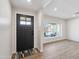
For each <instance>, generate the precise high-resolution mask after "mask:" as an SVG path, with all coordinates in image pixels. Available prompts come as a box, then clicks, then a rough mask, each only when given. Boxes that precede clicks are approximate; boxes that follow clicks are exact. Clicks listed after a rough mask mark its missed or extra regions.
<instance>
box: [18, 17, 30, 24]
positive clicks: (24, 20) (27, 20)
mask: <svg viewBox="0 0 79 59" xmlns="http://www.w3.org/2000/svg"><path fill="white" fill-rule="evenodd" d="M20 25H31V18H27V17H22V16H21V17H20Z"/></svg>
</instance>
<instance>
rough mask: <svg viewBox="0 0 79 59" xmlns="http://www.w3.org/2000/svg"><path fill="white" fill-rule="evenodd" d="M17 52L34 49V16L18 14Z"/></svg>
mask: <svg viewBox="0 0 79 59" xmlns="http://www.w3.org/2000/svg"><path fill="white" fill-rule="evenodd" d="M16 23H17V25H16V27H17V30H16V33H17V42H16V43H17V52H19V51H24V50H28V49H32V48H34V16H29V15H22V14H17V19H16Z"/></svg>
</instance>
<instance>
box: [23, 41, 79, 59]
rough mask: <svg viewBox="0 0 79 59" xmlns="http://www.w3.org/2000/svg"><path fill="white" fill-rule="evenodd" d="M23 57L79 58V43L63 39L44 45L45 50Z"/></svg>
mask: <svg viewBox="0 0 79 59" xmlns="http://www.w3.org/2000/svg"><path fill="white" fill-rule="evenodd" d="M22 59H79V43H77V42H74V41H70V40H63V41H59V42H55V43H50V44H46V45H44V52H43V53H38V54H35V55H33V56H28V57H25V58H22Z"/></svg>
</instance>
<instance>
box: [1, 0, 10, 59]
mask: <svg viewBox="0 0 79 59" xmlns="http://www.w3.org/2000/svg"><path fill="white" fill-rule="evenodd" d="M10 57H11V5H10V2H9V0H0V59H10Z"/></svg>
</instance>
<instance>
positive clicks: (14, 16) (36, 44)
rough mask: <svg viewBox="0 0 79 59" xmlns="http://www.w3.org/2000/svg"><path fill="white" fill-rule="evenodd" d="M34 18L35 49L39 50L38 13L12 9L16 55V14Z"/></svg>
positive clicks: (13, 45) (13, 47)
mask: <svg viewBox="0 0 79 59" xmlns="http://www.w3.org/2000/svg"><path fill="white" fill-rule="evenodd" d="M17 13H18V14H24V15H32V16H34V48H38V47H39V45H38V37H37V35H38V32H37V31H38V18H37V13H36V12H34V11H31V10H24V9H14V8H13V9H12V53H16V14H17Z"/></svg>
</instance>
